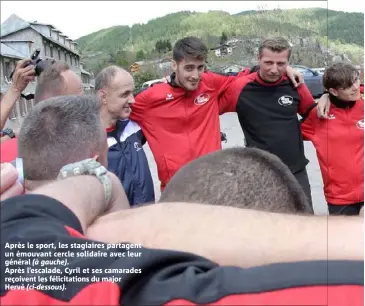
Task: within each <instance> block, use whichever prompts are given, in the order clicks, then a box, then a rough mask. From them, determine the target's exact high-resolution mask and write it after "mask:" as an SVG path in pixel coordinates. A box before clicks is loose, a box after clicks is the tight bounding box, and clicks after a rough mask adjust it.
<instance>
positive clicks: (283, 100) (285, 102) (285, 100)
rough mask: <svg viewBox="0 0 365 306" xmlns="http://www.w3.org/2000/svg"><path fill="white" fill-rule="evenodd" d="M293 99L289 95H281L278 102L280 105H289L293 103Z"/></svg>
mask: <svg viewBox="0 0 365 306" xmlns="http://www.w3.org/2000/svg"><path fill="white" fill-rule="evenodd" d="M293 100H294V99H293V97H291V96H282V97H280V98H279V100H278V103H279V104H280V105H282V106H289V105H292V104H293Z"/></svg>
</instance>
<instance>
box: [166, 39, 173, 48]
mask: <svg viewBox="0 0 365 306" xmlns="http://www.w3.org/2000/svg"><path fill="white" fill-rule="evenodd" d="M166 49H167V51H171V50H172V45H171V41H170V40H166Z"/></svg>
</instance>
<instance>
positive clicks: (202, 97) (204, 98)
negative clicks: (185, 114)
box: [194, 93, 210, 105]
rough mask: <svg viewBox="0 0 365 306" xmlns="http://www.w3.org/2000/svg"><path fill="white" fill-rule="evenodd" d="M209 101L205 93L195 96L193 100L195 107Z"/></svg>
mask: <svg viewBox="0 0 365 306" xmlns="http://www.w3.org/2000/svg"><path fill="white" fill-rule="evenodd" d="M209 99H210V96H209V95H208V94H207V93H203V94H201V95H199V96H197V97H196V98H195V100H194V104H196V105H203V104H205V103H207V102H208V101H209Z"/></svg>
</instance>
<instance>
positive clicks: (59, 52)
mask: <svg viewBox="0 0 365 306" xmlns="http://www.w3.org/2000/svg"><path fill="white" fill-rule="evenodd" d="M58 59H59V60H61V50H60V49H58Z"/></svg>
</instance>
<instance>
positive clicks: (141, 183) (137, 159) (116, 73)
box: [95, 66, 155, 206]
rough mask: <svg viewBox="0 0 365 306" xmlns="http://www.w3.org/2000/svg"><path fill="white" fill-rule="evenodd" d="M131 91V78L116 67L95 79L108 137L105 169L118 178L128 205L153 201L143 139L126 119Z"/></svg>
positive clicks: (107, 69) (136, 127) (152, 186)
mask: <svg viewBox="0 0 365 306" xmlns="http://www.w3.org/2000/svg"><path fill="white" fill-rule="evenodd" d="M133 90H134V82H133V78H132V76H131V75H130V74H129V73H128V72H127V71H125V70H124V69H122V68H120V67H118V66H109V67H106V68H104V69H103V70H102V71H100V73H99V74H98V75H97V76H96V79H95V91H96V94H97V96H98V99H99V101H100V104H101V121H102V123H103V125H104V128H105V129H106V131H107V134H108V147H109V151H108V170H109V171H111V172H113V173H114V174H116V175H117V176H118V178H119V180H120V181H121V183H122V184H123V187H124V190H125V192H126V194H127V197H128V200H129V203H130V205H131V206H135V205H138V204H144V203H149V202H154V201H155V192H154V185H153V180H152V175H151V171H150V169H149V165H148V160H147V157H146V154H145V152H144V150H143V145H144V144H145V143H146V139H145V137H144V135H143V133H142V130H141V128H140V127H139V125H138V124H137V123H136V122H134V121H132V120H129V115H130V113H131V105H132V104H133V103H134V97H133Z"/></svg>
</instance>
